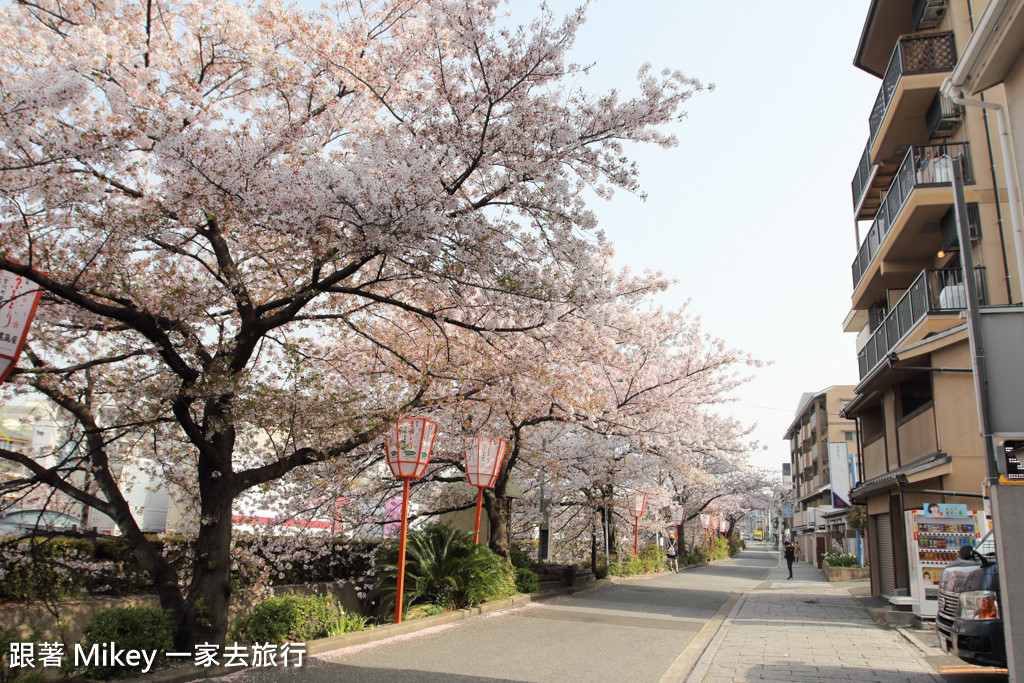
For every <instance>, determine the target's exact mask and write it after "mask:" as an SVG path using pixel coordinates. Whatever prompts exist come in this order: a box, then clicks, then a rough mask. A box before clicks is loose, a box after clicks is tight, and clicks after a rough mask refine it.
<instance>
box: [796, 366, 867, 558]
mask: <svg viewBox="0 0 1024 683" xmlns="http://www.w3.org/2000/svg"><path fill="white" fill-rule="evenodd" d="M853 396H854V387H852V386H846V385H841V386H832V387H829V388H827V389H822V390H821V391H819V392H817V393H813V394H812V393H808V394H804V395H803V396H801V397H800V403H799V405H798V406H797V410H796V417H795V418H794V419H793V422H792V424H790V426H789V429H788V430H786V434H785V438H786V440H788V441H789V452H790V463H789V464H790V466H791V468H792V470H791V471H792V481H793V484H792V486H793V501H794V502H793V519H792V520H791V529H792V534H793V540H794V541H795V542H796V543H797V544H798V545H799V546H800V552H801V555H802V556H803V557H804V558H806V559H807V560H809V561H813V562H814V563H815V565H816V566H818V567H820V566H821V558H822V556H823V555H824V554H825V553H826V552H828V551H829V550H831V549H832V548H831V547H830V545H831V544H830V541H829V537H828V528H827V524H826V519H825V515H826V514H827V513H830V512H834V511H836V510H842V509H843V508H845V507H848V506H849V503H850V501H849V492H850V487H851V486H852V484H853V482H854V481H855V469H856V467H855V463H856V455H857V425H856V423H855V422H854V421H853V420H849V419H845V418H842V417H840V415H839V413H840V411H841V410H842V408H843V406H845V405H846V404H847V403H849V401H850V400H852V399H853Z"/></svg>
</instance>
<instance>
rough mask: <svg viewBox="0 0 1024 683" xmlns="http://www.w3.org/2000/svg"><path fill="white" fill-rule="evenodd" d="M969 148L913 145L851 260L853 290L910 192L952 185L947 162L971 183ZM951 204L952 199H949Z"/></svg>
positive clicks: (959, 143) (955, 143)
mask: <svg viewBox="0 0 1024 683" xmlns="http://www.w3.org/2000/svg"><path fill="white" fill-rule="evenodd" d="M968 151H969V147H968V143H966V142H951V143H946V144H941V145H914V146H913V147H911V148H910V149H909V150H908V151H907V156H905V157H904V158H903V163H901V164H900V167H899V170H897V171H896V177H895V178H893V179H892V184H891V185H889V189H888V190H887V191H886V193H885V199H883V200H882V205H881V206H880V207H879V209H878V213H877V214H875V220H874V222H872V223H871V227H870V228H869V229H868V234H867V235H866V236H865V237H864V242H863V243H862V244H861V245H860V249H859V250H858V251H857V258H855V259H854V260H853V266H852V269H853V288H854V289H857V286H858V285H859V284H860V281H861V279H862V278H863V277H864V273H865V272H867V269H868V266H869V265H871V261H872V260H874V258H875V255H876V254H877V253H878V249H879V247H881V246H882V243H883V242H884V241H885V236H886V235H887V234H888V233H889V228H891V227H892V224H893V222H894V221H895V220H896V217H897V216H898V215H899V213H900V210H901V209H902V208H903V205H904V204H906V202H907V198H909V197H910V193H911V192H913V190H914V188H916V187H922V186H929V185H948V184H950V183H952V182H953V168H952V166H951V162H950V159H960V160H961V161H962V163H963V169H964V182H965V183H968V184H970V183H973V182H974V175H973V174H972V173H971V168H970V156H969V155H968ZM950 201H951V202H952V198H950Z"/></svg>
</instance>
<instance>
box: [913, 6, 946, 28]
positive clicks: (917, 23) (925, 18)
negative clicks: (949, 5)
mask: <svg viewBox="0 0 1024 683" xmlns="http://www.w3.org/2000/svg"><path fill="white" fill-rule="evenodd" d="M944 16H946V0H917V2H915V3H914V30H915V31H924V30H925V29H930V28H935V27H936V26H938V25H939V24H940V23H941V22H942V18H943V17H944Z"/></svg>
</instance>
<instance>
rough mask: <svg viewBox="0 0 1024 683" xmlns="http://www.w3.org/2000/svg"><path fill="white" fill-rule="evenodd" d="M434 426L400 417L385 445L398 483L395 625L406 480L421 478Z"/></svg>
mask: <svg viewBox="0 0 1024 683" xmlns="http://www.w3.org/2000/svg"><path fill="white" fill-rule="evenodd" d="M435 436H437V423H436V422H434V421H433V420H428V419H427V418H425V417H403V418H402V419H401V420H399V421H398V424H396V425H395V442H394V444H391V443H388V444H386V448H387V454H388V467H390V468H391V473H392V474H394V475H395V476H396V477H398V478H399V479H401V480H402V528H401V532H400V533H399V537H398V585H397V587H396V589H395V623H396V624H399V623H401V622H402V589H403V588H404V587H405V537H406V531H407V529H408V526H409V480H410V479H415V478H416V477H419V476H422V474H423V472H424V471H425V470H426V469H427V463H429V462H430V451H431V450H433V448H434V437H435Z"/></svg>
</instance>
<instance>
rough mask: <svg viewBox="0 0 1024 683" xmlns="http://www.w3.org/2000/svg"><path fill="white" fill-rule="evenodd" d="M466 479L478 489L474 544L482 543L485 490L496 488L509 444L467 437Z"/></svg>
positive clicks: (489, 439) (497, 440)
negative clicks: (481, 528)
mask: <svg viewBox="0 0 1024 683" xmlns="http://www.w3.org/2000/svg"><path fill="white" fill-rule="evenodd" d="M465 444H466V479H467V480H468V481H469V483H470V484H472V485H473V486H476V487H477V490H476V524H475V526H474V527H473V542H474V543H477V544H479V543H480V509H481V508H482V507H483V502H484V489H485V488H487V487H490V486H494V482H495V481H496V480H497V478H498V472H499V471H500V470H501V461H502V460H503V459H504V458H505V449H506V448H508V442H507V441H505V439H498V438H495V437H490V436H477V437H466V439H465Z"/></svg>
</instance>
